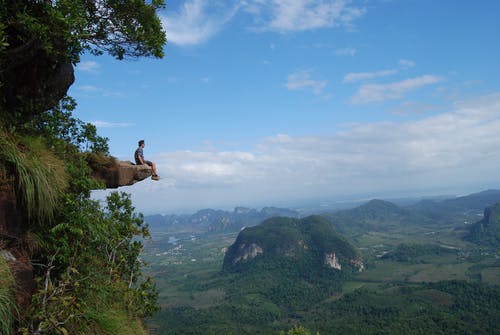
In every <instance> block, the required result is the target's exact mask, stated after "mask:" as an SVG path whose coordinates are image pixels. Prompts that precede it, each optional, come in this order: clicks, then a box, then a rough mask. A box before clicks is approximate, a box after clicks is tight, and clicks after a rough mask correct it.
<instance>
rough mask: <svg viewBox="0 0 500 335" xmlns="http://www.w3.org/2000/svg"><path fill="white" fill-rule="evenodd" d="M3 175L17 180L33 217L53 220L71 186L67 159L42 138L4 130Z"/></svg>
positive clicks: (0, 136)
mask: <svg viewBox="0 0 500 335" xmlns="http://www.w3.org/2000/svg"><path fill="white" fill-rule="evenodd" d="M0 176H1V177H2V179H3V180H4V181H9V180H10V181H11V182H13V188H14V191H15V193H16V196H17V197H18V198H19V199H20V200H21V203H22V204H23V206H24V209H25V210H26V212H27V214H28V216H29V217H30V218H31V219H34V220H38V221H43V220H46V219H50V218H51V217H52V215H53V212H54V210H55V208H56V207H57V201H58V198H59V196H60V194H61V193H62V192H63V190H64V189H65V188H66V187H67V182H68V177H67V174H66V171H65V168H64V162H62V161H61V160H60V159H58V158H57V157H56V156H55V155H54V154H53V153H52V152H51V151H50V150H49V149H48V148H47V147H46V146H45V144H44V142H43V140H42V139H41V138H15V137H13V136H9V134H7V133H5V132H0Z"/></svg>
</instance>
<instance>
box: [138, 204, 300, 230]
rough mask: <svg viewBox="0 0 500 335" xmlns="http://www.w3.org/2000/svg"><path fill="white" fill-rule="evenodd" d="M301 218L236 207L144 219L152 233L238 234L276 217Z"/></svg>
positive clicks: (296, 214)
mask: <svg viewBox="0 0 500 335" xmlns="http://www.w3.org/2000/svg"><path fill="white" fill-rule="evenodd" d="M275 216H286V217H294V218H297V217H299V212H297V211H294V210H291V209H287V208H278V207H264V208H262V209H261V210H256V209H254V208H247V207H236V208H235V209H234V210H233V211H232V212H230V211H223V210H215V209H202V210H200V211H198V212H196V213H194V214H190V215H187V214H184V215H159V214H157V215H148V216H146V217H145V218H144V219H145V221H146V222H147V223H148V224H149V227H150V229H151V231H171V232H172V231H175V232H177V231H200V232H211V233H221V232H237V231H239V230H241V229H242V228H243V227H250V226H255V225H257V224H259V223H261V222H262V221H264V220H266V219H268V218H271V217H275Z"/></svg>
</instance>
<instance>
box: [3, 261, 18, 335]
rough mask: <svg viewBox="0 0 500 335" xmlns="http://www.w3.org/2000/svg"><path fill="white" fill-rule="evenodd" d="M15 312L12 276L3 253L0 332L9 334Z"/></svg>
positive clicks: (4, 334) (5, 334)
mask: <svg viewBox="0 0 500 335" xmlns="http://www.w3.org/2000/svg"><path fill="white" fill-rule="evenodd" d="M15 313H16V304H15V302H14V278H13V277H12V274H11V272H10V269H9V267H8V265H7V262H6V261H5V259H4V257H3V255H0V334H3V335H10V334H11V331H12V325H13V324H14V320H15Z"/></svg>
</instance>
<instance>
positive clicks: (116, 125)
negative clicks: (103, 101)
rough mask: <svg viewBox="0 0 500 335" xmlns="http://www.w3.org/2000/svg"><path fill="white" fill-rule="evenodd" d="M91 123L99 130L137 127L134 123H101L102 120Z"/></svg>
mask: <svg viewBox="0 0 500 335" xmlns="http://www.w3.org/2000/svg"><path fill="white" fill-rule="evenodd" d="M90 123H92V124H93V125H94V126H96V127H97V128H123V127H132V126H134V125H135V124H133V123H126V122H108V121H100V120H95V121H91V122H90Z"/></svg>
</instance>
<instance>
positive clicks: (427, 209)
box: [408, 190, 500, 220]
mask: <svg viewBox="0 0 500 335" xmlns="http://www.w3.org/2000/svg"><path fill="white" fill-rule="evenodd" d="M497 201H500V190H486V191H482V192H478V193H473V194H469V195H465V196H461V197H456V198H450V199H444V200H441V201H435V200H422V201H420V202H418V203H417V204H415V205H412V206H410V207H408V209H410V210H412V211H414V212H417V213H420V214H421V215H425V216H427V217H429V218H432V219H435V220H443V219H449V218H450V217H452V215H453V214H456V213H465V212H474V213H482V211H483V210H484V208H486V207H488V206H491V205H493V204H494V203H496V202H497Z"/></svg>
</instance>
